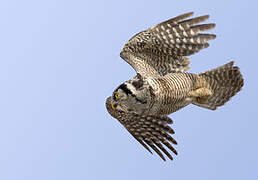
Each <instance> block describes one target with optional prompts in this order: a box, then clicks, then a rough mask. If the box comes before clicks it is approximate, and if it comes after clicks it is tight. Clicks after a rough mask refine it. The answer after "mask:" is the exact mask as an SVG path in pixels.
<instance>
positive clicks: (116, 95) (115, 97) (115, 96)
mask: <svg viewBox="0 0 258 180" xmlns="http://www.w3.org/2000/svg"><path fill="white" fill-rule="evenodd" d="M117 99H118V92H115V94H114V100H115V101H117Z"/></svg>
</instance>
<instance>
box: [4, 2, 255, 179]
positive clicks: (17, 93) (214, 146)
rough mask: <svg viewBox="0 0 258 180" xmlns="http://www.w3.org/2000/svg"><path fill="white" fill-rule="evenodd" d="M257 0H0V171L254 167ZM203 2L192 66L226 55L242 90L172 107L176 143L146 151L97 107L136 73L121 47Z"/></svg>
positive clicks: (204, 174)
mask: <svg viewBox="0 0 258 180" xmlns="http://www.w3.org/2000/svg"><path fill="white" fill-rule="evenodd" d="M257 6H258V3H257V1H255V0H253V1H251V0H245V1H236V0H228V1H218V0H217V1H208V0H195V1H192V0H189V1H186V0H178V1H173V0H168V1H157V0H148V1H138V0H130V1H104V0H103V1H99V0H95V1H87V0H73V1H61V0H60V1H58V0H44V1H34V0H31V1H29V0H24V1H20V0H16V1H15V0H2V1H0V179H1V180H58V179H61V180H81V179H86V180H95V179H111V180H127V179H128V180H133V179H150V180H151V179H176V180H179V179H187V180H207V179H208V180H228V179H234V180H243V179H248V180H255V179H258V171H257V170H258V133H257V128H258V118H257V100H258V97H257V88H258V85H257V66H258V57H257V51H258V23H257V18H258V14H257ZM189 11H194V12H195V15H204V14H210V15H211V18H210V20H209V21H208V22H216V24H217V26H216V28H215V29H214V30H212V31H211V32H212V33H215V34H217V38H216V39H215V40H214V41H212V42H211V43H210V47H209V48H208V49H205V50H203V51H201V53H199V54H196V55H194V56H191V59H192V63H191V70H190V72H195V73H199V72H203V71H206V70H209V69H212V68H215V67H217V66H219V65H222V64H225V63H227V62H229V61H230V60H235V61H236V65H238V66H239V67H240V68H241V72H242V73H243V76H244V79H245V86H244V88H243V90H242V91H241V92H240V93H239V94H238V95H237V96H235V97H234V98H233V99H232V100H231V101H230V102H229V103H227V104H226V105H225V106H223V107H221V108H219V109H218V110H216V111H210V110H206V109H203V108H200V107H196V106H194V105H190V106H188V107H186V108H184V109H182V110H180V111H178V112H176V113H174V114H171V115H170V117H171V118H172V119H173V120H174V122H175V123H174V124H173V125H172V127H173V129H174V130H175V132H176V134H175V135H174V136H173V137H174V138H175V139H176V140H177V141H178V145H177V146H176V149H177V150H178V152H179V155H178V156H176V157H175V159H174V161H166V162H163V161H162V160H161V159H160V158H159V157H158V156H157V155H151V154H149V153H148V152H147V151H146V150H145V149H144V148H143V147H141V146H140V145H139V144H138V142H136V141H135V140H134V138H133V137H131V135H130V134H129V133H128V132H127V131H126V130H125V129H124V128H123V127H122V125H120V124H119V122H118V121H117V120H115V119H113V118H112V117H111V116H110V115H109V114H108V113H107V111H106V109H105V105H104V104H105V99H106V97H108V96H110V95H111V93H112V91H113V90H114V89H115V88H116V87H117V86H118V85H119V84H120V83H122V82H123V81H125V80H127V79H129V78H131V77H133V76H134V75H135V72H134V70H133V69H132V68H131V67H130V66H129V65H128V64H127V63H125V62H124V61H123V60H122V59H121V58H120V57H119V52H120V50H121V48H122V46H123V44H124V43H126V42H127V40H128V39H129V38H130V37H131V36H133V35H134V34H135V33H137V32H139V31H141V30H144V29H146V28H148V27H150V26H152V25H154V24H157V23H159V22H161V21H164V20H167V19H169V18H171V17H174V16H176V15H179V14H182V13H186V12H189Z"/></svg>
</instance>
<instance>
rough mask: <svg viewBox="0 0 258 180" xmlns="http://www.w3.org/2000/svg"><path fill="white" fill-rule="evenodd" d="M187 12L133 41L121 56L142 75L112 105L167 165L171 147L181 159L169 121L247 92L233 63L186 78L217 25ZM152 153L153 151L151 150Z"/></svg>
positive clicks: (119, 90) (113, 112)
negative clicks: (183, 110) (185, 110)
mask: <svg viewBox="0 0 258 180" xmlns="http://www.w3.org/2000/svg"><path fill="white" fill-rule="evenodd" d="M191 15H193V13H192V12H191V13H186V14H182V15H179V16H177V17H175V18H172V19H170V20H167V21H165V22H162V23H160V24H157V25H155V26H153V27H151V28H149V29H147V30H145V31H142V32H140V33H138V34H136V35H135V36H133V37H132V38H131V39H130V40H129V41H128V42H127V43H126V44H125V46H124V47H123V49H122V51H121V53H120V56H121V57H122V58H123V59H124V60H125V61H126V62H128V63H129V64H130V65H131V66H132V67H133V68H134V69H135V71H136V72H137V75H136V76H135V77H134V78H132V79H130V80H128V81H126V82H124V83H122V84H121V85H120V86H118V88H116V89H115V91H114V92H113V95H112V97H109V98H108V99H107V100H106V108H107V110H108V112H109V113H110V114H111V115H112V116H113V117H114V118H116V119H118V120H119V122H120V123H122V124H123V126H124V127H125V128H126V129H127V130H128V131H129V132H130V133H131V134H132V135H133V136H134V137H135V138H136V140H137V141H138V142H139V143H141V144H142V145H143V146H144V147H145V148H146V149H147V150H148V151H150V152H151V150H150V148H152V149H153V150H154V151H155V152H156V153H157V154H158V155H159V156H160V157H161V158H162V159H163V160H165V158H164V156H163V154H162V152H163V153H165V154H166V155H167V157H168V158H169V159H171V160H172V159H173V158H172V156H171V154H170V153H169V152H168V151H167V150H166V148H165V147H163V145H165V146H166V147H167V148H168V149H170V150H171V151H172V152H174V153H175V154H177V152H176V150H175V149H174V148H173V147H172V145H171V144H170V143H172V144H177V143H176V141H175V140H174V139H173V138H172V137H171V136H170V135H169V134H173V133H174V131H173V130H172V129H171V128H170V127H169V126H168V124H171V123H172V120H171V119H170V118H169V117H167V115H168V114H170V113H173V112H175V111H177V110H179V109H181V108H183V107H185V106H187V105H188V104H191V103H192V104H195V105H198V106H201V107H204V108H208V109H211V110H215V109H216V108H217V107H218V106H222V105H223V104H225V103H226V102H227V101H229V100H230V98H231V97H232V96H234V95H235V94H236V93H237V92H239V91H240V90H241V88H242V87H243V84H244V81H243V78H242V75H241V73H240V71H239V68H238V67H236V66H233V62H230V63H228V64H225V65H223V66H221V67H218V68H216V69H213V70H210V71H207V72H204V73H200V74H192V73H185V71H186V70H188V69H189V63H190V60H189V59H188V58H187V57H186V56H189V55H192V54H194V53H196V52H199V51H200V50H202V49H204V48H207V47H208V46H209V44H208V41H209V40H212V39H214V38H215V37H216V36H215V35H214V34H207V33H201V32H203V31H206V30H210V29H212V28H214V27H215V24H213V23H209V24H199V23H201V22H203V21H205V20H207V19H208V18H209V15H204V16H199V17H195V18H192V19H187V18H189V17H190V16H191ZM148 146H149V147H150V148H149V147H148Z"/></svg>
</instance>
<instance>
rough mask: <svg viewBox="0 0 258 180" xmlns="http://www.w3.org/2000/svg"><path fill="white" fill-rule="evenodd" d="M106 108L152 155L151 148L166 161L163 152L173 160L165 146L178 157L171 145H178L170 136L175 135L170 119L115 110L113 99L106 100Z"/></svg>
mask: <svg viewBox="0 0 258 180" xmlns="http://www.w3.org/2000/svg"><path fill="white" fill-rule="evenodd" d="M106 108H107V110H108V112H109V113H110V115H111V116H113V117H114V118H116V119H117V120H118V121H119V122H120V123H121V124H122V125H123V126H124V127H125V128H126V129H127V130H128V131H129V132H130V134H131V135H132V136H133V137H134V138H135V139H136V140H137V141H138V142H139V143H140V144H141V145H143V146H144V147H145V148H146V149H147V150H148V151H149V152H150V153H152V152H151V150H150V148H151V149H153V150H154V151H155V152H156V153H157V154H158V155H159V156H160V157H161V158H162V159H163V160H164V161H165V160H166V159H165V157H164V156H163V154H162V153H161V151H162V152H163V153H165V154H166V155H167V157H168V158H169V159H171V160H173V157H172V156H171V154H170V153H169V152H168V151H167V150H166V149H165V148H164V146H163V145H165V146H166V147H167V148H168V149H170V150H171V151H172V152H173V153H175V154H176V155H177V151H176V150H175V149H174V148H173V146H172V145H171V143H172V144H177V142H176V141H175V140H174V139H173V138H172V137H171V136H170V134H174V131H173V129H171V127H169V126H168V124H171V123H172V120H171V119H170V118H169V117H167V116H150V115H148V116H142V115H138V114H135V113H130V114H128V113H125V112H122V111H118V110H115V109H113V108H112V105H111V97H109V98H107V100H106ZM149 147H150V148H149ZM160 150H161V151H160Z"/></svg>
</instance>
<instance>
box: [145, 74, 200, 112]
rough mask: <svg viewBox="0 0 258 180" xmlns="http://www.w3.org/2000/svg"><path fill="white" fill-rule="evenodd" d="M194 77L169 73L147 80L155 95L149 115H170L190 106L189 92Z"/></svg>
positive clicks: (192, 75)
mask: <svg viewBox="0 0 258 180" xmlns="http://www.w3.org/2000/svg"><path fill="white" fill-rule="evenodd" d="M195 76H196V75H194V74H190V73H171V74H167V75H166V76H163V77H158V78H152V79H148V82H149V84H150V86H151V87H152V89H153V92H154V94H155V100H154V102H153V106H152V107H151V108H150V111H149V113H150V114H162V115H163V114H170V113H173V112H175V111H177V110H179V109H181V108H183V107H185V106H187V105H188V104H190V103H191V102H192V100H191V98H190V96H189V91H191V90H192V89H193V86H194V82H195Z"/></svg>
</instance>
